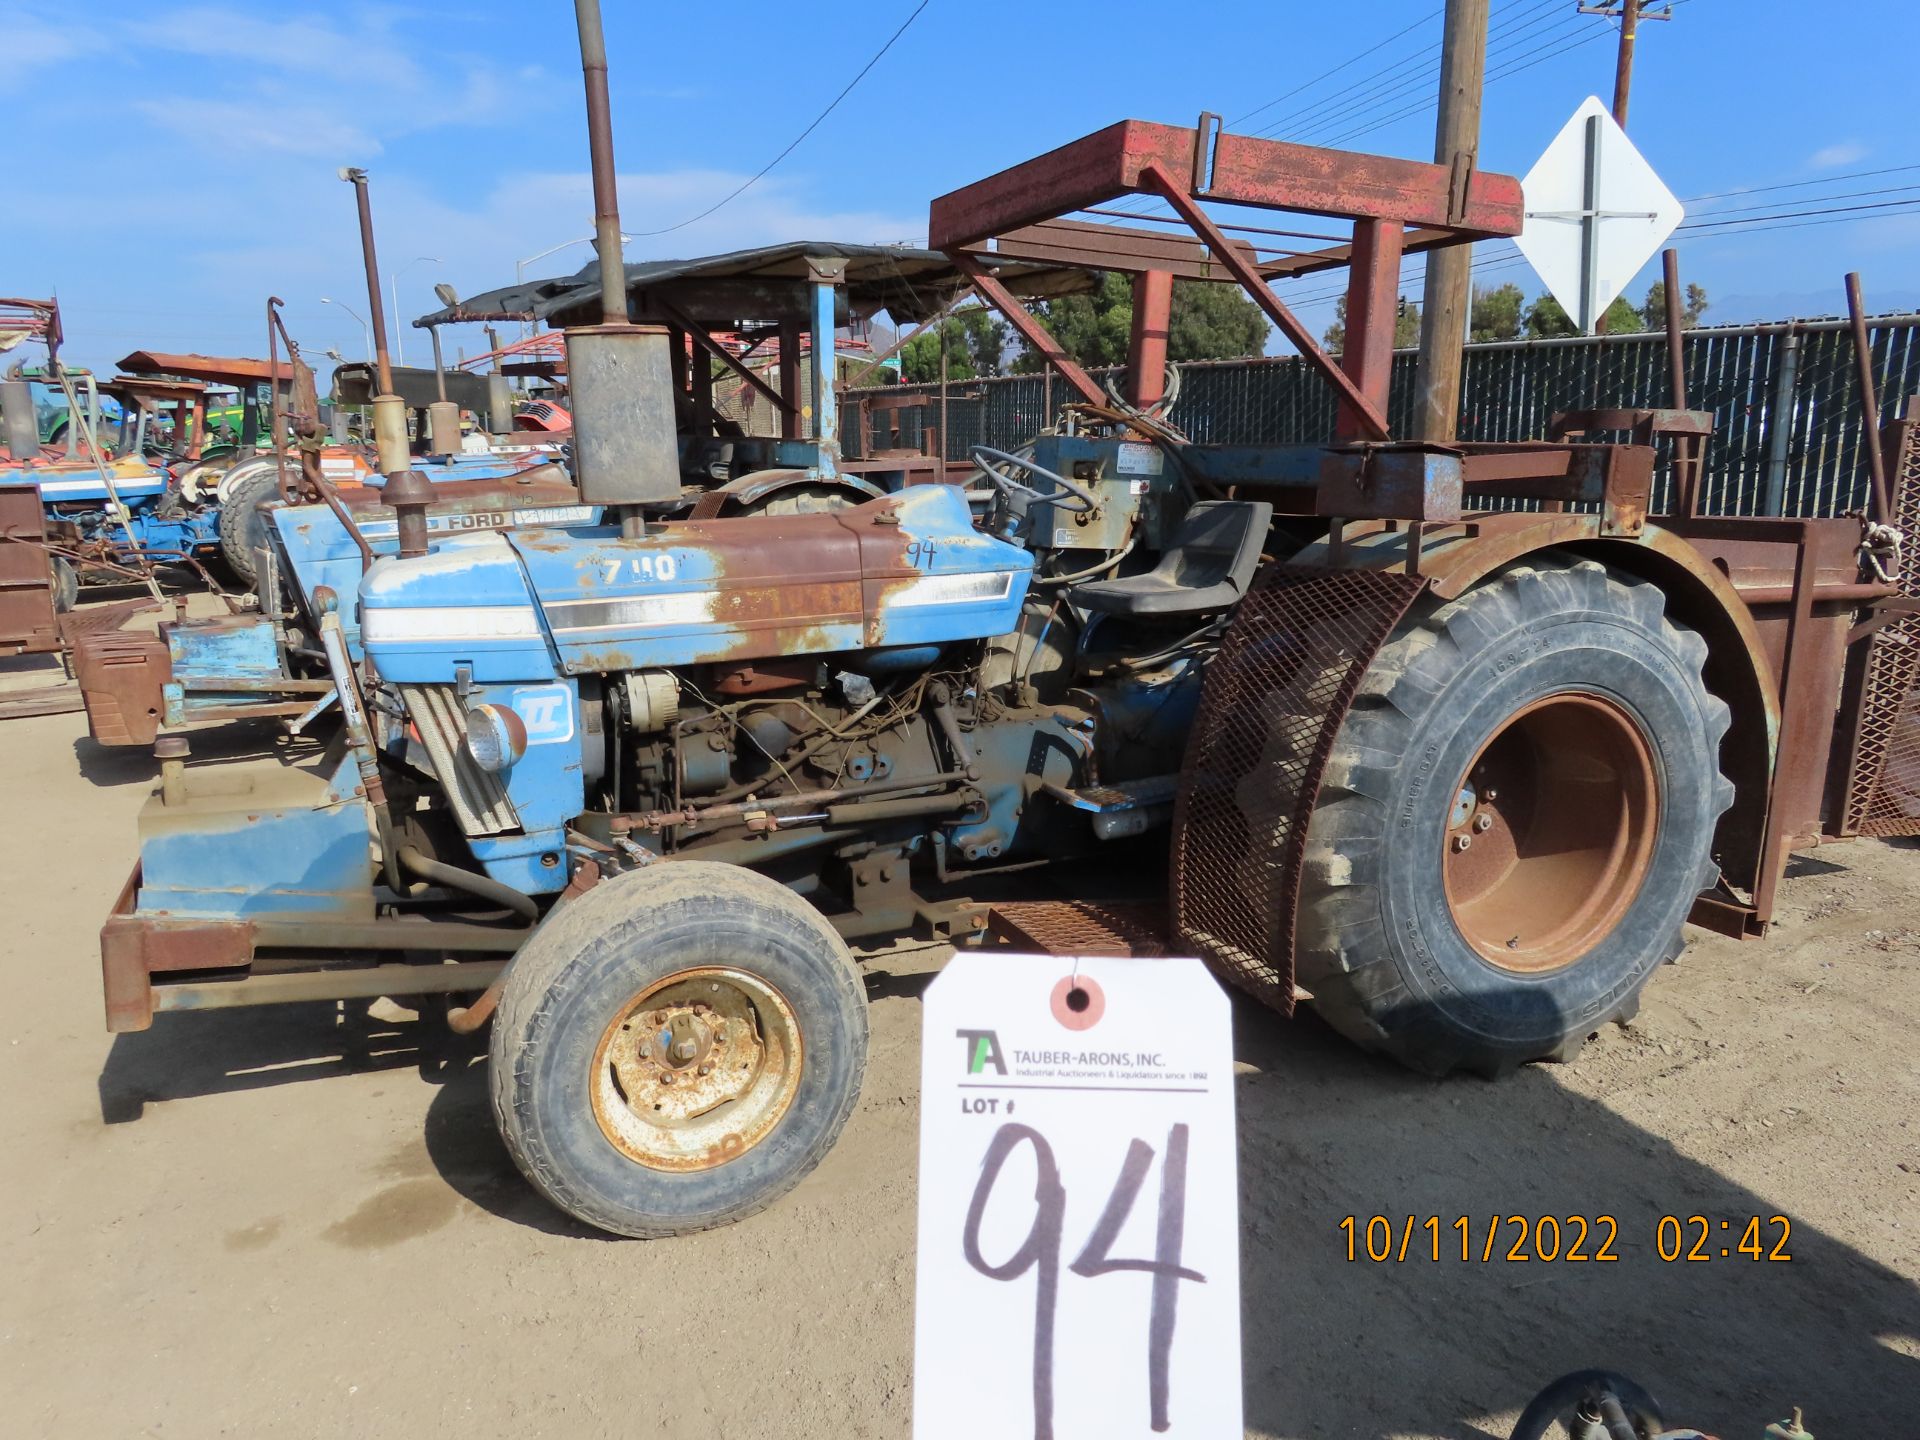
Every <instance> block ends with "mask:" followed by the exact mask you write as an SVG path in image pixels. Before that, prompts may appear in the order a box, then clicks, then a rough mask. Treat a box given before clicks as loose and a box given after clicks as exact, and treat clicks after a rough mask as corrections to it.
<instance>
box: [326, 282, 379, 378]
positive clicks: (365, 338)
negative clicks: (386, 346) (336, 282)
mask: <svg viewBox="0 0 1920 1440" xmlns="http://www.w3.org/2000/svg"><path fill="white" fill-rule="evenodd" d="M320 303H321V304H322V305H333V306H337V307H338V308H339V309H342V310H344V311H346V312H347V314H349V315H351V316H352V317H353V318H354V319H355V320H357V321H359V323H360V340H361V343H362V344H364V345H365V346H366V347H367V364H369V365H371V364H373V331H371V330H369V329H368V328H367V322H366V321H365V320H362V319H361V318H360V312H359V311H358V310H355V309H354V308H353V307H352V306H351V305H342V304H340V302H339V301H338V300H335V299H333V298H332V297H331V296H328V295H322V296H321V297H320Z"/></svg>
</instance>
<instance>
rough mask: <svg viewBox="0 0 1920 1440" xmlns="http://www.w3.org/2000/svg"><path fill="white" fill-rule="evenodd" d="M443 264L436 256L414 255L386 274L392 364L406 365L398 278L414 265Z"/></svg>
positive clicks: (405, 344) (404, 328)
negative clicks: (390, 296)
mask: <svg viewBox="0 0 1920 1440" xmlns="http://www.w3.org/2000/svg"><path fill="white" fill-rule="evenodd" d="M443 263H445V262H443V261H442V260H441V259H440V257H439V256H438V255H416V256H414V257H413V259H411V260H409V261H407V263H406V264H404V265H402V266H401V267H400V268H399V269H397V270H389V271H388V272H387V288H388V289H389V290H391V291H392V292H393V358H394V363H395V364H398V365H404V364H406V363H407V342H406V338H405V337H406V328H407V327H406V326H405V325H404V324H402V323H401V320H400V277H401V276H402V275H404V274H406V273H407V271H409V270H411V269H412V268H413V267H414V266H416V265H440V264H443Z"/></svg>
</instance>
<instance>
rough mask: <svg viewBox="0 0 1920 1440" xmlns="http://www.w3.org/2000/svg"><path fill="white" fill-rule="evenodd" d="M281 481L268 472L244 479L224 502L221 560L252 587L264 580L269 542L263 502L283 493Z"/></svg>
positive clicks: (221, 509) (222, 510)
mask: <svg viewBox="0 0 1920 1440" xmlns="http://www.w3.org/2000/svg"><path fill="white" fill-rule="evenodd" d="M279 486H280V481H279V478H278V477H277V476H276V475H274V474H273V472H271V471H268V472H267V473H266V474H263V475H255V476H253V477H252V478H251V479H248V480H243V481H241V483H240V484H239V485H237V486H235V487H234V488H233V489H232V490H231V491H229V492H228V494H227V498H226V499H224V500H222V501H221V502H220V519H219V532H220V558H221V559H222V560H223V561H225V562H226V566H227V568H228V569H229V570H231V571H232V572H233V573H234V574H235V575H236V576H238V577H239V578H240V580H241V581H242V582H243V583H245V584H246V585H248V586H253V585H256V584H258V583H259V581H260V561H259V550H260V547H261V546H262V545H264V544H266V543H267V518H266V516H264V515H262V514H261V513H260V504H261V502H262V501H265V500H271V499H272V498H273V497H274V496H275V495H277V494H278V493H279Z"/></svg>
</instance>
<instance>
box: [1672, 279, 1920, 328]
mask: <svg viewBox="0 0 1920 1440" xmlns="http://www.w3.org/2000/svg"><path fill="white" fill-rule="evenodd" d="M1865 295H1866V301H1867V310H1868V313H1869V314H1873V315H1892V314H1907V313H1911V312H1913V311H1915V310H1920V290H1913V289H1885V290H1882V289H1877V288H1875V287H1874V286H1872V285H1871V284H1869V285H1866V286H1865ZM1846 313H1847V296H1846V292H1845V291H1844V290H1842V289H1841V288H1840V286H1839V285H1838V284H1835V285H1834V287H1833V288H1832V289H1831V290H1804V291H1800V292H1798V293H1792V294H1788V293H1782V294H1776V295H1729V296H1727V297H1726V298H1725V299H1722V298H1720V297H1719V296H1717V295H1716V296H1714V297H1713V303H1712V304H1711V305H1709V306H1708V307H1707V313H1706V314H1705V315H1703V316H1702V317H1701V323H1702V324H1703V325H1757V324H1764V323H1766V322H1768V321H1772V320H1817V319H1820V318H1822V317H1824V316H1834V315H1845V314H1846Z"/></svg>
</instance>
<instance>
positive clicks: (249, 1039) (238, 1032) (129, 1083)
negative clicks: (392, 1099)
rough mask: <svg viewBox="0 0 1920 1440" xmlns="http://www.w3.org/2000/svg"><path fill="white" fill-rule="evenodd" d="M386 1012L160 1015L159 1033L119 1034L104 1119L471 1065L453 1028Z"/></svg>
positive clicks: (328, 1008)
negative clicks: (170, 1105)
mask: <svg viewBox="0 0 1920 1440" xmlns="http://www.w3.org/2000/svg"><path fill="white" fill-rule="evenodd" d="M379 1009H380V1007H379V1005H378V1003H377V1002H369V1001H364V1000H349V1001H324V1002H314V1003H311V1004H295V1005H262V1006H255V1007H250V1008H245V1009H234V1010H204V1011H194V1012H187V1013H182V1014H177V1015H176V1014H162V1015H156V1016H154V1019H153V1025H152V1028H150V1029H147V1030H139V1031H132V1032H128V1033H124V1034H120V1035H115V1036H114V1037H113V1043H112V1044H111V1045H110V1046H109V1047H108V1049H107V1059H106V1063H105V1064H104V1065H103V1066H102V1067H101V1069H100V1075H99V1079H98V1081H97V1082H96V1084H97V1088H98V1091H99V1099H100V1121H101V1123H102V1124H104V1125H123V1124H127V1123H130V1122H132V1121H136V1120H139V1119H141V1118H142V1117H143V1116H144V1114H145V1113H146V1107H147V1106H148V1105H149V1104H157V1103H160V1102H164V1101H168V1100H189V1099H195V1098H198V1097H201V1096H208V1095H226V1094H231V1093H233V1092H235V1091H241V1090H262V1089H269V1088H272V1087H275V1086H279V1085H291V1084H297V1083H301V1082H304V1081H308V1080H324V1079H328V1078H330V1077H333V1076H338V1075H366V1074H372V1073H376V1072H381V1071H389V1070H408V1069H411V1070H414V1071H416V1072H418V1074H419V1075H420V1078H421V1079H423V1080H426V1081H427V1082H428V1083H430V1084H445V1083H446V1082H447V1080H448V1078H449V1077H450V1076H451V1075H453V1074H454V1073H456V1072H457V1071H458V1070H459V1069H461V1068H463V1067H464V1066H465V1064H466V1063H467V1061H466V1059H465V1057H464V1056H462V1055H461V1054H459V1053H457V1051H458V1050H459V1048H460V1046H459V1045H457V1044H456V1043H455V1042H456V1041H458V1037H454V1036H451V1035H449V1034H448V1033H447V1031H446V1030H445V1029H444V1027H436V1026H433V1025H431V1024H428V1023H426V1022H423V1021H420V1020H413V1019H402V1020H395V1019H387V1018H383V1016H382V1014H380V1013H378V1012H379ZM462 1043H464V1042H462Z"/></svg>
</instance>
